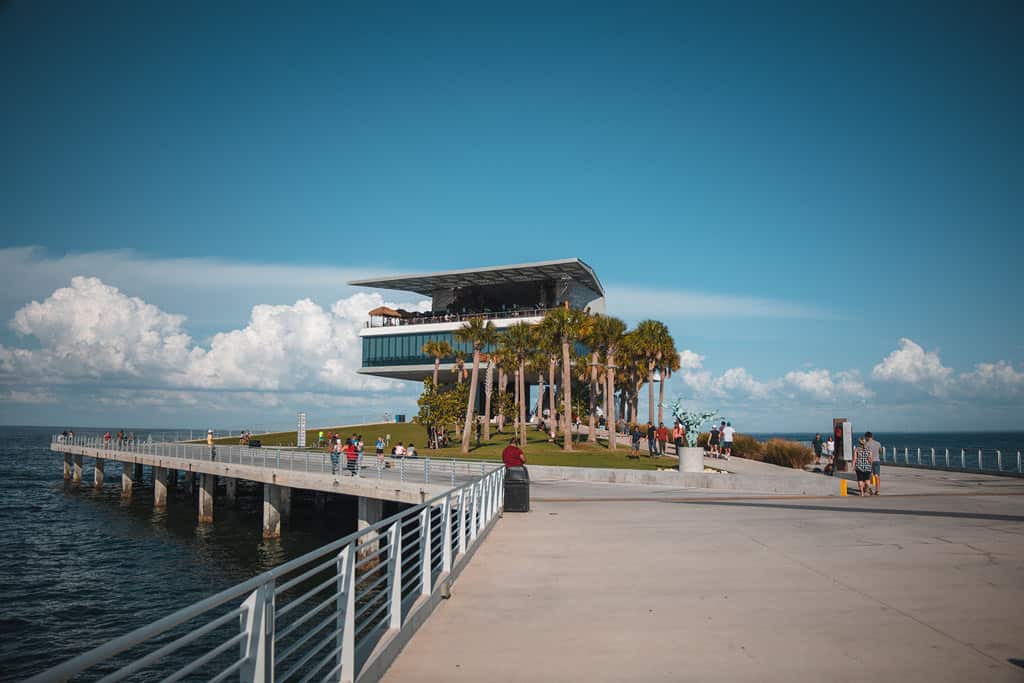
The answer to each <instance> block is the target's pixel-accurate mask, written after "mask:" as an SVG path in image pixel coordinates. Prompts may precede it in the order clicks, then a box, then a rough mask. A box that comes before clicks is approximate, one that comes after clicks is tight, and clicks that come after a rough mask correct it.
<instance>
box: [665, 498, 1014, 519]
mask: <svg viewBox="0 0 1024 683" xmlns="http://www.w3.org/2000/svg"><path fill="white" fill-rule="evenodd" d="M666 502H668V501H666ZM671 502H672V503H675V504H677V505H718V506H723V507H752V508H768V509H773V510H820V511H822V512H843V513H867V514H872V515H908V516H910V517H950V518H953V519H984V520H987V521H992V522H1024V516H1021V515H995V514H986V513H981V512H942V511H938V510H897V509H893V508H851V507H832V506H828V505H795V504H788V505H787V504H784V503H753V502H739V501H736V502H730V501H711V500H708V501H702V500H692V501H691V500H685V501H683V500H678V501H671Z"/></svg>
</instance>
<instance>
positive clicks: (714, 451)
mask: <svg viewBox="0 0 1024 683" xmlns="http://www.w3.org/2000/svg"><path fill="white" fill-rule="evenodd" d="M708 447H709V450H710V451H711V457H712V458H717V457H718V427H716V426H715V425H711V433H710V434H709V435H708Z"/></svg>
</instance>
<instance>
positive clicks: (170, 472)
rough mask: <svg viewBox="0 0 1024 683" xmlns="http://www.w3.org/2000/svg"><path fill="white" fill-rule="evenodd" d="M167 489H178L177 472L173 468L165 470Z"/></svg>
mask: <svg viewBox="0 0 1024 683" xmlns="http://www.w3.org/2000/svg"><path fill="white" fill-rule="evenodd" d="M167 488H168V489H176V488H178V470H176V469H174V468H173V467H168V468H167Z"/></svg>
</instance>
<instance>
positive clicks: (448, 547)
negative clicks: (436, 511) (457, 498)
mask: <svg viewBox="0 0 1024 683" xmlns="http://www.w3.org/2000/svg"><path fill="white" fill-rule="evenodd" d="M441 523H442V524H444V529H443V531H442V532H441V571H443V572H445V573H448V572H451V570H452V497H451V495H447V496H445V497H444V505H443V506H442V507H441Z"/></svg>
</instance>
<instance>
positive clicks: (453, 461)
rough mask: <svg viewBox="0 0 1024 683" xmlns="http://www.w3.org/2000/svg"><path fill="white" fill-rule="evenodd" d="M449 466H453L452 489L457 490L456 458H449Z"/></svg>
mask: <svg viewBox="0 0 1024 683" xmlns="http://www.w3.org/2000/svg"><path fill="white" fill-rule="evenodd" d="M448 464H449V465H450V466H451V471H452V488H455V458H449V460H448Z"/></svg>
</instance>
